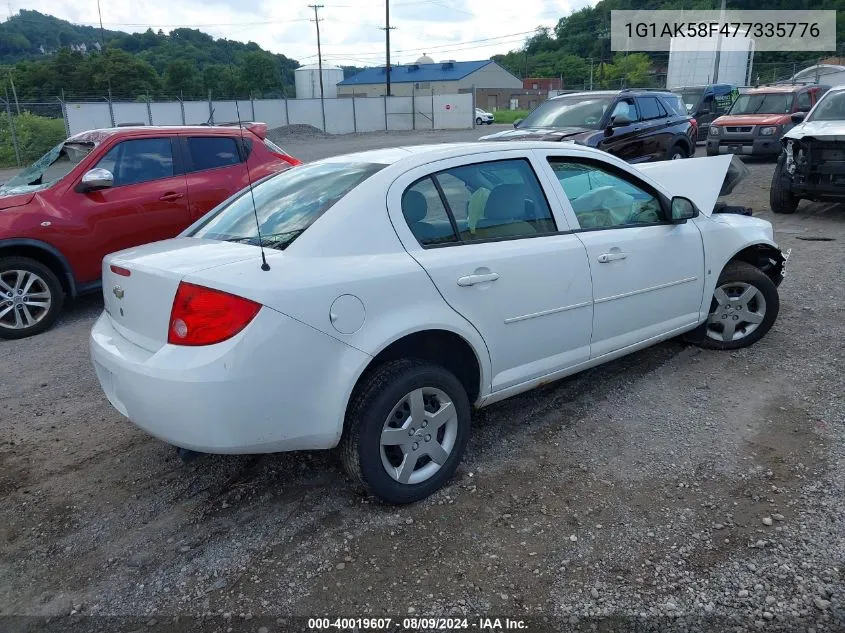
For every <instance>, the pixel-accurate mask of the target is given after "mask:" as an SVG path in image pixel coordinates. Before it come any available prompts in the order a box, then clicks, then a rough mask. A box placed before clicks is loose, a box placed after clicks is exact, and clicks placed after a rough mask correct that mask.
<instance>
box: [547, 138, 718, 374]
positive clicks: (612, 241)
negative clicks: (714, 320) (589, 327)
mask: <svg viewBox="0 0 845 633" xmlns="http://www.w3.org/2000/svg"><path fill="white" fill-rule="evenodd" d="M549 163H550V167H551V169H552V171H553V172H554V175H555V176H556V180H557V181H558V182H559V183H560V185H561V188H562V193H563V194H564V195H565V199H566V200H568V201H569V204H570V207H571V212H572V216H573V217H574V218H575V220H573V221H577V223H578V225H579V228H580V232H579V233H578V236H579V237H580V239H581V241H582V242H583V243H584V246H585V247H586V249H587V256H588V258H589V265H590V271H591V274H592V279H593V301H594V314H593V334H592V342H591V346H590V356H591V358H598V357H600V356H603V355H605V354H609V353H611V352H614V351H617V350H621V349H623V348H625V347H628V346H630V345H635V344H637V343H640V342H643V341H647V340H649V339H652V338H655V337H658V336H662V335H664V334H667V333H670V332H674V331H679V330H682V329H684V328H687V327H688V326H690V325H694V324H696V323H698V320H699V312H700V309H701V297H702V293H703V287H704V249H703V244H702V240H701V234H700V232H699V230H698V227H697V226H696V225H695V224H694V223H693V222H686V223H684V224H671V223H669V222H668V221H667V220H666V217H667V215H666V214H667V213H668V208H667V207H668V201H666V200H665V199H664V198H663V197H662V196H661V195H660V194H659V193H658V192H656V191H654V190H653V189H652V188H651V187H650V186H648V185H647V184H646V183H644V182H642V181H640V180H639V179H637V178H635V177H634V176H632V175H631V174H628V173H627V172H624V171H623V170H617V169H616V168H615V167H613V166H610V165H608V164H606V163H603V162H600V161H596V160H590V159H574V158H564V157H559V158H558V157H555V156H553V155H552V156H550V157H549Z"/></svg>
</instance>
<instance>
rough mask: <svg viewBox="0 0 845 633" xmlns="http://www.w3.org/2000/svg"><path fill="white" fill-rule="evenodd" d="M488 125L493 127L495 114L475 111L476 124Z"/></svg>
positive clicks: (477, 109) (480, 110) (478, 109)
mask: <svg viewBox="0 0 845 633" xmlns="http://www.w3.org/2000/svg"><path fill="white" fill-rule="evenodd" d="M483 123H486V124H487V125H493V114H492V113H490V112H487V111H485V110H482V109H481V108H476V109H475V124H476V125H482V124H483Z"/></svg>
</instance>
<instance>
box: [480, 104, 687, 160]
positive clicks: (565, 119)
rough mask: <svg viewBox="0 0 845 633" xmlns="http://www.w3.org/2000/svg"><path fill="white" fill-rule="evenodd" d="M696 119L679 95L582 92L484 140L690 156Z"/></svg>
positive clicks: (626, 154)
mask: <svg viewBox="0 0 845 633" xmlns="http://www.w3.org/2000/svg"><path fill="white" fill-rule="evenodd" d="M696 135H697V128H696V123H695V119H693V118H692V117H690V116H689V115H687V114H686V113H683V112H681V111H680V110H679V107H678V106H677V96H676V95H672V94H671V93H669V92H665V91H658V90H645V89H625V90H613V91H609V90H607V91H595V92H577V93H574V94H568V95H562V96H560V97H555V98H553V99H549V100H548V101H546V102H544V103H542V104H540V105H539V106H538V107H537V108H536V109H534V110H533V111H532V112H531V113H530V114H529V115H528V116H527V117H525V119H522V120H521V121H517V122H516V123H514V129H513V130H506V131H504V132H499V133H498V134H490V135H488V136H482V137H481V139H480V140H483V141H516V140H521V139H526V140H528V139H532V140H537V139H542V140H547V141H563V140H567V141H575V142H576V143H580V144H582V145H589V146H590V147H597V148H598V149H601V150H604V151H606V152H609V153H611V154H614V155H616V156H618V157H619V158H622V159H624V160H626V161H628V162H629V163H642V162H645V161H652V160H667V159H678V158H688V157H690V156H692V155H693V154H694V153H695V138H696Z"/></svg>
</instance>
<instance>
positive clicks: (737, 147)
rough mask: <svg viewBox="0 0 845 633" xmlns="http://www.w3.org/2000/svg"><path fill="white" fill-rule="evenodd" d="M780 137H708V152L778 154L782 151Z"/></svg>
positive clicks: (754, 154)
mask: <svg viewBox="0 0 845 633" xmlns="http://www.w3.org/2000/svg"><path fill="white" fill-rule="evenodd" d="M781 149H782V148H781V145H780V139H778V138H776V137H774V136H769V137H765V138H763V137H757V138H742V139H736V138H732V139H729V140H728V139H718V138H715V139H714V138H713V137H712V136H711V137H708V138H707V153H708V154H709V155H711V156H712V155H715V154H738V155H740V156H776V155H777V154H780V152H781Z"/></svg>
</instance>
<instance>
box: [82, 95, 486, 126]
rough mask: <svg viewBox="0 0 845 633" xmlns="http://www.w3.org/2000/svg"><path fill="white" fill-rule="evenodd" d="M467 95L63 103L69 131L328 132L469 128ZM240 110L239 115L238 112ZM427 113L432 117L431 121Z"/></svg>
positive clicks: (471, 111)
mask: <svg viewBox="0 0 845 633" xmlns="http://www.w3.org/2000/svg"><path fill="white" fill-rule="evenodd" d="M472 106H473V104H472V95H471V94H456V95H435V96H434V98H433V99H432V97H431V96H419V95H418V96H416V97H387V98H385V97H356V98H355V99H350V98H347V99H325V100H324V102H323V103H322V104H321V103H320V100H319V99H287V100H285V99H254V100H249V99H242V100H239V101H238V102H237V105H236V103H235V102H234V101H211V102H209V101H183V102H179V101H167V102H152V103H150V104H147V103H144V102H117V101H115V102H113V103H112V104H111V105H109V103H108V102H106V101H103V102H86V103H68V104H66V108H65V110H66V112H67V114H66V116H67V121H66V124H67V128H68V129H69V130H70V133H71V134H77V133H79V132H84V131H85V130H92V129H96V128H107V127H112V126H113V125H120V124H126V123H143V124H144V125H199V124H202V123H206V122H208V121H210V120H213V121H214V122H216V123H231V122H234V121H237V120H241V121H262V122H264V123H267V125H268V127H270V128H275V127H280V126H283V125H294V124H297V123H299V124H307V125H313V126H314V127H316V128H319V129H321V130H323V129H324V128H323V108H325V118H326V123H325V130H324V131H326V132H327V133H329V134H351V133H355V132H378V131H385V130H388V131H392V130H413V129H417V130H431V129H443V130H446V129H460V128H470V127H472V124H473V119H474V114H473V110H472ZM239 115H240V116H239ZM432 118H433V119H434V121H433V123H432Z"/></svg>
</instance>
